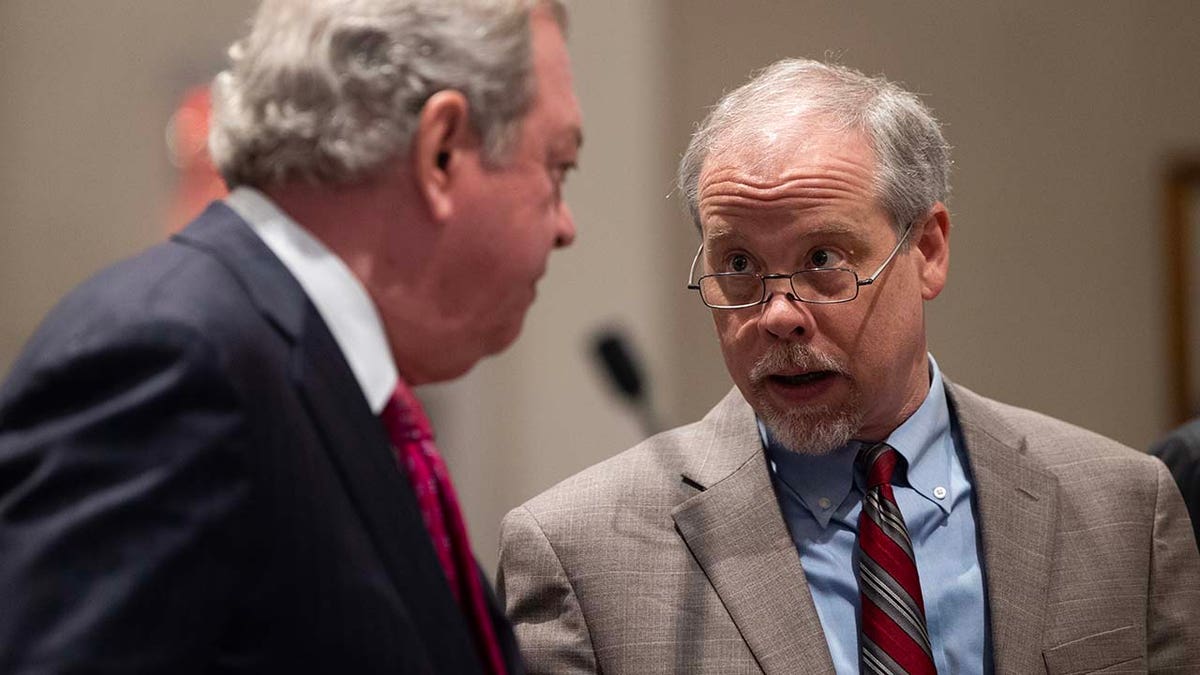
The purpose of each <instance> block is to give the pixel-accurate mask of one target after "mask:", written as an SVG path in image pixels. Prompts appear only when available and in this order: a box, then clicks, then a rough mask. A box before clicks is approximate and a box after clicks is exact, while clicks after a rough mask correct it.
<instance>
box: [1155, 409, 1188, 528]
mask: <svg viewBox="0 0 1200 675" xmlns="http://www.w3.org/2000/svg"><path fill="white" fill-rule="evenodd" d="M1150 454H1152V455H1154V456H1155V457H1158V458H1159V459H1161V460H1162V461H1163V463H1164V464H1166V465H1167V468H1168V469H1170V470H1171V475H1172V476H1174V477H1175V482H1176V483H1177V484H1178V485H1179V491H1180V492H1182V493H1183V501H1184V502H1185V503H1186V504H1187V509H1188V515H1189V516H1191V518H1192V530H1193V531H1194V532H1195V533H1196V542H1197V544H1198V545H1200V418H1196V419H1194V420H1192V421H1191V422H1188V423H1187V424H1185V425H1183V426H1181V427H1179V428H1178V429H1175V430H1174V431H1172V432H1171V433H1169V434H1167V435H1166V436H1165V437H1164V438H1162V439H1161V440H1159V441H1158V442H1157V443H1155V444H1154V445H1153V446H1152V447H1151V448H1150Z"/></svg>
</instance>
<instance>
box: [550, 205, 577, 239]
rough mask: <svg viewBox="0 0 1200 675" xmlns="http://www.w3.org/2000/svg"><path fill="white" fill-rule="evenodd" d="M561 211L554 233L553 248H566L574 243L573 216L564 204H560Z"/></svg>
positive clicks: (569, 208)
mask: <svg viewBox="0 0 1200 675" xmlns="http://www.w3.org/2000/svg"><path fill="white" fill-rule="evenodd" d="M561 209H562V213H561V214H559V218H558V222H557V223H556V227H555V232H554V248H566V247H567V246H570V245H571V243H572V242H573V241H575V216H574V215H573V214H572V213H571V207H569V206H567V203H566V202H563V203H562V206H561Z"/></svg>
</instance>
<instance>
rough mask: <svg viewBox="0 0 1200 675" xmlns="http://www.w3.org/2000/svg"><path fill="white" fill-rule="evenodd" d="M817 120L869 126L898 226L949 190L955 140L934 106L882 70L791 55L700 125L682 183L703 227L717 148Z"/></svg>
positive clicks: (884, 202) (725, 99) (881, 189)
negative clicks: (704, 183) (702, 199)
mask: <svg viewBox="0 0 1200 675" xmlns="http://www.w3.org/2000/svg"><path fill="white" fill-rule="evenodd" d="M800 122H815V123H818V124H820V125H821V128H822V129H833V130H838V131H856V132H859V133H862V134H863V135H864V136H865V137H866V138H867V140H868V141H869V142H870V144H871V146H872V147H873V148H874V150H875V155H876V161H877V168H876V173H875V192H876V198H877V199H878V200H879V203H880V205H881V206H882V207H883V208H884V209H885V210H886V211H887V212H888V213H889V214H890V216H891V219H892V225H893V226H894V227H895V228H896V232H897V233H901V232H903V230H904V228H906V227H907V226H908V225H909V223H912V222H913V221H915V220H917V219H918V218H920V217H921V216H922V215H924V213H925V212H926V211H927V210H928V209H929V208H930V207H931V206H933V204H934V203H936V202H939V201H945V199H946V197H947V195H948V194H949V192H950V182H949V180H950V164H951V161H950V146H949V145H948V144H947V143H946V139H945V138H944V137H943V136H942V130H941V127H940V125H939V124H938V121H937V120H936V119H934V117H933V113H932V112H930V110H929V108H927V107H926V106H925V104H924V103H922V102H921V100H920V99H919V98H918V97H917V96H916V95H915V94H912V93H910V92H908V91H905V90H903V89H901V88H900V87H899V86H897V85H895V84H893V83H891V82H889V81H887V80H886V79H884V78H883V77H868V76H866V75H863V74H862V73H860V72H859V71H857V70H853V69H851V68H847V67H844V66H838V65H830V64H826V63H821V62H819V61H813V60H809V59H784V60H782V61H777V62H775V63H773V64H771V65H770V66H767V67H766V68H764V69H763V70H761V71H759V72H758V73H757V74H755V75H754V77H753V78H752V79H751V80H750V81H749V82H747V83H746V84H744V85H742V86H741V87H739V88H737V89H735V90H733V91H731V92H729V93H727V94H725V95H724V96H722V97H721V100H720V101H718V102H717V104H716V106H714V107H713V109H712V111H711V112H709V114H708V116H707V117H705V119H704V121H703V122H701V123H700V125H699V126H698V127H697V129H696V132H695V133H694V134H693V135H692V140H691V142H690V143H689V144H688V148H687V151H686V152H685V153H684V155H683V158H682V159H681V160H680V163H679V177H678V181H679V182H678V187H679V191H680V193H681V194H683V196H684V199H685V201H686V203H687V208H688V211H689V212H690V214H691V216H692V221H693V222H694V223H695V225H696V227H697V229H699V228H700V214H699V208H698V204H697V200H698V198H699V181H700V172H701V170H702V169H703V167H704V162H705V160H706V159H707V158H708V157H709V155H711V154H712V153H714V152H718V151H722V150H725V149H729V148H733V147H738V146H743V145H746V144H748V143H761V141H760V140H759V139H758V138H756V135H757V133H756V132H761V130H762V129H764V128H767V129H780V128H781V127H782V128H783V129H785V130H786V128H787V126H788V125H793V126H798V123H800Z"/></svg>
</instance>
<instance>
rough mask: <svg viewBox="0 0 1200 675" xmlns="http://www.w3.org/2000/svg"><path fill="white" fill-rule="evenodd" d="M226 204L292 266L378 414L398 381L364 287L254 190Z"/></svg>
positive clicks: (245, 189)
mask: <svg viewBox="0 0 1200 675" xmlns="http://www.w3.org/2000/svg"><path fill="white" fill-rule="evenodd" d="M225 204H226V205H227V206H229V208H231V209H233V210H234V212H236V213H237V214H238V215H239V216H241V217H242V219H243V220H245V221H246V222H247V223H248V224H249V225H250V229H251V230H253V231H254V233H255V234H257V235H258V237H259V238H260V239H262V240H263V243H264V244H266V245H267V248H269V249H271V252H272V253H274V254H275V256H276V257H277V258H279V260H280V261H281V262H282V263H283V264H284V266H285V267H287V268H288V271H289V272H291V273H292V276H294V277H296V281H298V282H300V286H301V287H302V288H303V289H304V292H305V294H307V295H308V299H309V300H311V301H312V303H313V305H314V306H316V308H317V312H318V313H320V315H321V318H322V319H324V320H325V325H326V326H328V327H329V332H331V333H333V339H334V340H335V341H337V345H338V348H339V349H341V350H342V356H344V357H345V359H346V362H347V363H349V364H350V370H351V371H352V372H353V373H354V378H355V379H356V380H358V385H359V387H361V388H362V391H363V395H364V396H365V397H366V399H367V404H368V405H370V406H371V411H372V412H374V413H375V414H379V412H380V411H382V410H383V407H384V406H385V405H386V404H387V401H388V399H389V398H390V397H391V395H392V391H393V390H394V389H395V388H396V383H397V382H398V381H399V374H398V372H397V371H396V363H395V361H393V360H392V352H391V348H390V347H389V346H388V341H387V334H386V333H385V332H384V330H383V322H382V321H380V319H379V313H378V312H377V311H376V309H375V303H373V302H372V301H371V296H370V295H368V294H367V290H366V289H365V288H363V285H362V283H360V282H359V280H358V278H357V277H355V276H354V273H352V272H351V271H350V268H349V267H347V266H346V264H345V263H344V262H342V260H341V258H339V257H337V255H335V254H334V253H333V252H332V251H330V250H329V249H328V248H326V247H325V246H324V244H322V243H321V242H320V241H319V240H318V239H317V238H316V237H314V236H312V235H311V234H309V233H308V231H307V230H305V229H304V228H303V227H302V226H301V225H300V224H299V223H297V222H296V221H294V220H292V219H291V218H289V217H288V216H287V214H285V213H284V212H283V211H281V210H280V209H279V208H278V207H277V206H275V205H274V204H273V203H271V201H270V200H269V199H267V197H266V196H265V195H264V194H262V193H261V192H259V191H258V190H255V189H254V188H251V187H245V186H243V187H238V188H236V189H235V190H234V191H233V192H232V193H230V194H229V196H228V197H226V198H225Z"/></svg>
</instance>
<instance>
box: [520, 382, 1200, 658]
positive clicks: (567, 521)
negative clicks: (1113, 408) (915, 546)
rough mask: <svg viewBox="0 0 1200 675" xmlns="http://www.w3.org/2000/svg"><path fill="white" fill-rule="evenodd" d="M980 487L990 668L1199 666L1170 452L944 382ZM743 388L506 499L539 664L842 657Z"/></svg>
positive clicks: (1194, 580)
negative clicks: (514, 504) (1143, 448)
mask: <svg viewBox="0 0 1200 675" xmlns="http://www.w3.org/2000/svg"><path fill="white" fill-rule="evenodd" d="M946 389H947V392H948V394H949V400H950V403H951V407H952V411H953V413H954V414H955V415H956V416H957V419H958V422H959V424H960V427H961V429H962V432H963V438H964V440H965V442H966V451H967V456H968V462H969V469H970V472H971V476H972V478H973V481H974V485H975V491H976V506H977V508H978V516H979V525H980V532H981V535H980V536H981V540H982V550H983V555H984V563H985V569H984V576H985V579H986V588H987V601H988V611H989V615H990V625H991V640H992V646H993V652H994V660H995V672H997V673H1014V674H1020V675H1029V674H1031V673H1083V672H1089V673H1090V672H1103V673H1144V672H1173V673H1200V556H1198V554H1197V550H1196V545H1195V542H1194V541H1193V535H1192V531H1191V526H1190V524H1189V521H1188V516H1187V512H1186V511H1185V509H1184V505H1183V502H1182V500H1181V499H1180V497H1179V492H1178V490H1177V488H1176V487H1175V483H1174V481H1172V480H1171V476H1170V474H1169V473H1167V471H1166V469H1165V468H1164V467H1163V465H1162V463H1161V462H1159V461H1158V460H1156V459H1154V458H1152V457H1149V456H1147V455H1144V454H1142V453H1140V452H1137V451H1134V450H1131V449H1129V448H1126V447H1123V446H1121V445H1119V444H1117V443H1116V442H1114V441H1111V440H1108V439H1106V438H1103V437H1101V436H1098V435H1096V434H1093V433H1091V432H1088V431H1085V430H1083V429H1079V428H1077V427H1074V426H1071V425H1069V424H1066V423H1064V422H1060V421H1057V420H1054V419H1051V418H1049V417H1045V416H1043V415H1040V414H1037V413H1034V412H1030V411H1027V410H1022V409H1019V408H1014V407H1011V406H1007V405H1004V404H1001V403H997V402H995V401H991V400H989V399H986V398H983V397H981V396H979V395H977V394H974V393H972V392H971V391H969V390H967V389H964V388H962V387H959V386H956V385H953V384H950V383H947V385H946ZM768 471H769V469H768V467H767V463H766V460H765V457H764V453H763V452H762V443H761V441H760V439H759V435H758V430H757V427H756V425H755V422H754V416H753V412H752V411H751V409H750V406H749V405H748V404H747V403H746V401H745V400H744V399H743V398H742V396H741V395H740V393H739V392H738V391H737V390H736V389H734V390H733V391H732V392H730V393H729V395H727V396H726V397H725V399H724V400H722V401H721V402H720V403H719V404H718V405H717V406H716V407H715V408H713V410H712V411H711V412H710V413H709V414H708V415H707V416H705V417H704V419H702V420H701V421H699V422H697V423H695V424H691V425H689V426H685V427H680V428H678V429H674V430H672V431H668V432H665V433H663V434H659V435H657V436H655V437H653V438H651V439H649V440H647V441H645V442H643V443H641V444H640V445H638V446H636V447H634V448H632V449H631V450H629V451H627V452H624V453H622V454H620V455H618V456H616V457H613V458H612V459H610V460H608V461H605V462H603V463H601V464H598V465H596V466H594V467H592V468H590V469H588V470H586V471H584V472H582V473H580V474H578V475H576V476H574V477H572V478H570V479H568V480H566V481H564V482H563V483H560V484H559V485H557V486H555V487H553V488H551V489H550V490H549V491H547V492H546V493H544V494H542V495H540V496H538V497H536V498H534V499H532V500H530V501H529V502H528V503H526V504H524V505H523V506H521V507H518V508H517V509H514V510H513V511H512V512H510V513H509V514H508V515H507V516H506V517H505V519H504V524H503V528H502V535H501V553H500V578H499V589H500V593H501V596H502V600H503V602H504V603H505V607H506V610H507V612H508V614H509V617H510V618H511V619H512V621H513V622H514V623H515V624H516V631H517V637H518V640H519V642H520V643H521V646H522V650H523V652H524V655H525V658H526V660H527V661H528V664H529V669H530V672H531V673H554V674H556V675H561V674H567V673H597V672H602V673H606V674H608V675H616V674H618V673H630V674H637V675H649V674H652V673H721V674H722V675H727V674H730V673H768V674H771V675H791V674H794V673H817V674H828V675H832V674H833V672H834V671H833V665H832V662H831V660H830V656H829V651H828V648H827V646H826V641H825V637H824V635H823V633H822V630H821V623H820V620H819V619H818V617H817V613H816V610H815V608H814V605H813V601H812V596H811V594H810V593H809V590H808V586H807V583H806V581H805V578H804V571H803V569H802V568H801V565H800V557H799V555H798V554H797V552H796V549H795V546H794V545H793V543H792V540H791V538H790V536H789V535H788V531H787V526H786V524H785V523H784V520H783V517H782V515H781V514H780V510H779V506H778V503H777V502H776V498H775V494H774V491H773V489H772V487H771V479H770V475H769V473H768Z"/></svg>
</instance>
